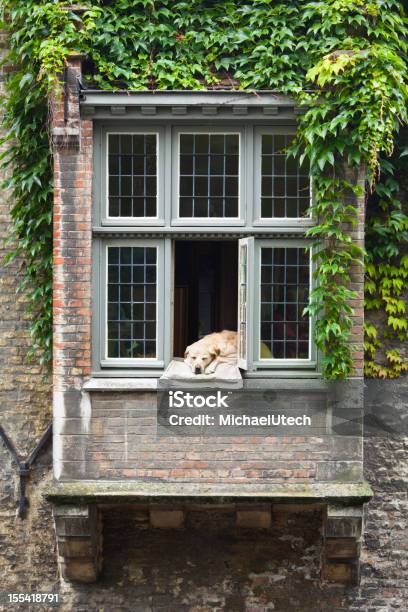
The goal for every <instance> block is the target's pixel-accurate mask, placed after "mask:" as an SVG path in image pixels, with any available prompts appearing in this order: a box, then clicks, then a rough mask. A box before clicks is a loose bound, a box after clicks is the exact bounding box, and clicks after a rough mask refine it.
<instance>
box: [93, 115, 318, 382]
mask: <svg viewBox="0 0 408 612" xmlns="http://www.w3.org/2000/svg"><path fill="white" fill-rule="evenodd" d="M181 123H182V122H181V121H180V120H179V121H178V122H175V123H174V124H169V123H167V124H166V125H165V126H163V125H157V124H155V123H154V122H149V121H145V122H144V125H143V128H141V126H140V123H139V120H134V121H129V122H128V124H127V125H125V124H123V123H120V122H118V123H117V124H115V125H114V126H113V125H112V124H110V125H109V124H108V125H99V127H98V130H96V145H97V144H99V145H100V146H99V147H96V149H95V165H96V167H97V170H96V173H95V179H96V180H95V185H94V194H95V198H94V200H95V209H94V218H95V223H94V225H95V248H94V260H95V279H96V280H95V283H96V285H95V286H96V287H97V291H98V292H99V294H100V295H101V300H100V301H96V303H95V325H94V332H93V337H94V354H95V367H96V368H107V369H109V368H119V369H123V370H125V371H126V372H127V373H130V372H132V373H133V374H134V375H141V376H143V375H146V372H151V373H152V374H153V375H154V372H155V371H156V372H157V371H161V370H162V369H163V367H165V366H167V365H168V363H169V361H170V360H171V359H173V358H182V357H183V355H184V351H185V347H186V346H187V345H188V344H191V343H192V342H194V341H196V340H197V339H198V338H200V337H202V336H203V335H205V334H208V333H211V332H212V331H218V330H221V329H236V330H237V331H238V341H239V342H238V344H239V346H238V354H239V361H238V363H239V366H240V368H242V369H243V370H246V371H247V372H248V375H251V373H254V375H256V372H257V371H258V370H259V371H260V372H262V373H263V374H264V375H265V374H267V373H268V372H273V371H274V370H275V371H276V370H279V369H282V368H284V369H288V368H315V367H316V354H315V351H314V348H313V343H312V340H311V338H312V321H311V320H310V318H309V317H308V316H305V315H304V314H303V313H304V309H305V307H306V306H307V304H308V300H309V295H310V286H311V282H312V281H311V279H312V274H311V254H310V250H309V248H308V246H309V245H308V242H307V240H306V238H305V232H306V230H307V227H308V226H310V225H311V223H312V219H311V218H310V217H309V216H308V214H309V213H308V208H309V204H310V197H311V188H310V184H311V183H310V177H309V173H308V170H307V168H306V167H300V166H299V165H298V163H297V162H296V161H295V160H293V159H291V160H288V159H286V154H285V151H286V149H287V147H288V146H289V144H290V142H291V139H292V138H293V132H294V128H293V127H291V126H288V127H279V126H270V125H259V124H258V125H256V124H255V123H253V122H252V123H251V122H250V121H247V122H245V121H244V122H241V124H240V125H236V124H233V122H230V123H229V124H228V125H227V126H225V125H221V123H222V122H221V121H220V120H218V119H217V121H215V120H212V122H211V124H210V122H207V124H206V125H204V126H203V125H193V124H191V123H189V124H188V125H187V124H184V125H181ZM213 123H214V125H213ZM98 155H99V157H98ZM100 173H102V176H101V174H100ZM104 185H105V187H104ZM157 226H160V227H157ZM138 373H139V374H138Z"/></svg>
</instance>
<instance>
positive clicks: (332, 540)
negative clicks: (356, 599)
mask: <svg viewBox="0 0 408 612" xmlns="http://www.w3.org/2000/svg"><path fill="white" fill-rule="evenodd" d="M323 529H324V532H323V551H322V579H323V580H325V581H327V582H335V583H338V584H350V585H358V584H359V581H360V549H361V535H362V530H363V505H358V506H341V505H332V504H329V505H328V506H327V508H326V514H325V517H324V527H323Z"/></svg>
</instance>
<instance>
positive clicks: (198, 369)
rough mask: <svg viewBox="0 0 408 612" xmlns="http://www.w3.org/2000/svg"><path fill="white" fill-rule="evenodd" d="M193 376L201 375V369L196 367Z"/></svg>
mask: <svg viewBox="0 0 408 612" xmlns="http://www.w3.org/2000/svg"><path fill="white" fill-rule="evenodd" d="M194 374H201V368H199V367H198V366H197V367H196V368H195V370H194Z"/></svg>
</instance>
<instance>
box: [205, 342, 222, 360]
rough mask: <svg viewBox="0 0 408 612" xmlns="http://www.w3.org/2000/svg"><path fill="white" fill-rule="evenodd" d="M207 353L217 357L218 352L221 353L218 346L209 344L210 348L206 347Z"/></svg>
mask: <svg viewBox="0 0 408 612" xmlns="http://www.w3.org/2000/svg"><path fill="white" fill-rule="evenodd" d="M208 350H209V353H210V355H211V356H212V357H218V356H219V354H220V353H221V351H220V349H219V348H218V346H215V345H213V346H210V348H209V349H208Z"/></svg>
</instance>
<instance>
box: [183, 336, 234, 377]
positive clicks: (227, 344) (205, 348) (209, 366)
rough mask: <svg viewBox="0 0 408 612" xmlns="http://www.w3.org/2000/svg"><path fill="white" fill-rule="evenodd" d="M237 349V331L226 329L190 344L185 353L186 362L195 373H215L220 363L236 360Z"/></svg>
mask: <svg viewBox="0 0 408 612" xmlns="http://www.w3.org/2000/svg"><path fill="white" fill-rule="evenodd" d="M237 350H238V349H237V332H234V331H228V330H226V329H224V330H223V331H221V332H216V333H214V334H208V335H207V336H204V337H203V338H201V340H198V342H194V344H190V346H188V347H187V348H186V351H185V353H184V362H185V363H186V364H187V365H188V366H189V367H190V368H191V371H192V372H193V374H213V373H214V372H215V370H216V368H217V366H218V364H219V363H231V362H233V361H234V360H236V359H237Z"/></svg>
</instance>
